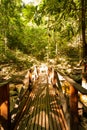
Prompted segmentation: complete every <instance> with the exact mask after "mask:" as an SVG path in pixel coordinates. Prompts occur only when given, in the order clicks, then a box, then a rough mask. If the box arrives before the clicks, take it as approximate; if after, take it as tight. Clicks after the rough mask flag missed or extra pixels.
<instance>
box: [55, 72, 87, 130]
mask: <svg viewBox="0 0 87 130" xmlns="http://www.w3.org/2000/svg"><path fill="white" fill-rule="evenodd" d="M57 73H58V74H59V75H61V76H62V77H63V78H64V80H65V81H67V82H68V83H69V107H70V129H71V130H79V127H78V125H79V117H78V101H79V96H78V92H79V93H81V94H83V95H87V89H85V88H83V87H82V86H81V85H80V84H78V83H76V82H75V81H74V80H73V79H71V78H70V77H68V76H66V75H65V74H63V73H61V72H60V71H58V70H57ZM58 84H59V85H60V84H61V83H60V79H59V77H58ZM60 87H61V86H60Z"/></svg>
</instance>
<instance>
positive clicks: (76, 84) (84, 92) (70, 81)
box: [57, 70, 87, 95]
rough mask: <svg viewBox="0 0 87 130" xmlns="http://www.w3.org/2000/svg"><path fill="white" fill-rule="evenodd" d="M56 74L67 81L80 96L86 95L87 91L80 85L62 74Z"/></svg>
mask: <svg viewBox="0 0 87 130" xmlns="http://www.w3.org/2000/svg"><path fill="white" fill-rule="evenodd" d="M57 72H58V73H59V74H60V75H61V76H62V77H63V78H64V79H65V80H66V81H67V82H69V83H70V84H71V85H72V86H73V87H74V88H75V89H76V90H78V91H79V92H80V93H82V94H85V95H86V94H87V89H85V88H83V87H82V86H81V85H80V84H78V83H76V82H75V81H74V80H73V79H71V78H70V77H68V76H66V75H65V74H64V73H62V72H60V71H59V70H57Z"/></svg>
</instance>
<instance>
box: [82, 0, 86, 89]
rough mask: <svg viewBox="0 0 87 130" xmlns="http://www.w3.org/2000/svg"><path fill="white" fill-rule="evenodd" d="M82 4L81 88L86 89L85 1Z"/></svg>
mask: <svg viewBox="0 0 87 130" xmlns="http://www.w3.org/2000/svg"><path fill="white" fill-rule="evenodd" d="M81 4H82V48H83V50H82V86H83V87H84V88H86V89H87V25H86V20H87V0H81Z"/></svg>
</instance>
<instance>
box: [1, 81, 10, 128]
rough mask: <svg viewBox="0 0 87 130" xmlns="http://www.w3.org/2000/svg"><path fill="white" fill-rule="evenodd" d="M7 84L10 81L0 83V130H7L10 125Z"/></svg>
mask: <svg viewBox="0 0 87 130" xmlns="http://www.w3.org/2000/svg"><path fill="white" fill-rule="evenodd" d="M9 82H10V80H7V81H5V82H3V83H0V129H2V128H3V129H4V130H5V129H6V130H9V128H10V123H11V122H10V121H11V120H10V99H9V97H10V96H9Z"/></svg>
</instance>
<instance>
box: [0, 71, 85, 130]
mask: <svg viewBox="0 0 87 130" xmlns="http://www.w3.org/2000/svg"><path fill="white" fill-rule="evenodd" d="M59 73H60V72H58V74H59ZM60 74H61V75H62V76H63V77H64V78H65V80H67V81H68V82H69V83H70V95H69V98H66V96H64V94H63V93H62V91H61V88H60V87H61V84H60V79H59V77H57V86H55V87H53V86H52V84H49V83H48V78H47V75H46V74H45V73H42V74H41V75H40V76H39V79H37V80H36V81H35V82H34V84H33V87H32V90H29V88H28V89H26V91H25V93H24V94H23V96H22V97H20V99H19V100H20V104H19V106H18V108H17V113H16V116H15V120H14V121H13V122H11V116H10V112H9V109H7V111H8V112H7V113H8V114H7V127H4V130H53V129H54V130H81V129H80V127H79V120H78V91H80V92H81V93H83V94H87V90H85V89H84V88H82V87H80V85H79V84H77V83H76V82H75V81H73V80H72V79H70V78H69V77H67V76H65V75H64V74H62V73H60ZM2 86H3V85H2ZM6 86H8V85H7V84H6ZM78 87H79V88H78ZM6 90H7V89H6ZM8 92H9V91H8ZM8 92H7V93H8ZM7 100H8V106H7V108H9V105H10V104H9V98H8V99H7ZM2 116H3V115H2Z"/></svg>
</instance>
